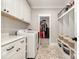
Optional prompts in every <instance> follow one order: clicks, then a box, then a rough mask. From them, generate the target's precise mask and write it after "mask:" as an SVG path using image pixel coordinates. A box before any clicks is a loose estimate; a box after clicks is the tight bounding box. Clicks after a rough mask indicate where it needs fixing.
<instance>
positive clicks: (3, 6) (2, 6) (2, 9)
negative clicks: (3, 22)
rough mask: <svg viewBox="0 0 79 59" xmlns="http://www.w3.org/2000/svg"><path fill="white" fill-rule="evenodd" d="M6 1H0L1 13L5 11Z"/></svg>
mask: <svg viewBox="0 0 79 59" xmlns="http://www.w3.org/2000/svg"><path fill="white" fill-rule="evenodd" d="M5 4H6V1H5V0H1V11H5V9H6V5H5Z"/></svg>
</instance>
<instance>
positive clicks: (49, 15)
mask: <svg viewBox="0 0 79 59" xmlns="http://www.w3.org/2000/svg"><path fill="white" fill-rule="evenodd" d="M40 16H48V17H49V44H51V14H39V15H38V32H40ZM39 46H40V39H39Z"/></svg>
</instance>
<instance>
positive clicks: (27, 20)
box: [23, 0, 30, 23]
mask: <svg viewBox="0 0 79 59" xmlns="http://www.w3.org/2000/svg"><path fill="white" fill-rule="evenodd" d="M23 3H24V4H23V5H24V10H23V14H24V21H26V22H28V23H30V16H29V15H30V9H29V5H28V3H27V1H26V0H24V1H23Z"/></svg>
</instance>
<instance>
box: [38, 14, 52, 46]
mask: <svg viewBox="0 0 79 59" xmlns="http://www.w3.org/2000/svg"><path fill="white" fill-rule="evenodd" d="M38 18H39V21H38V32H39V45H40V46H43V47H47V46H48V45H49V44H50V43H51V15H49V14H40V15H39V17H38Z"/></svg>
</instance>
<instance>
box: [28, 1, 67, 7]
mask: <svg viewBox="0 0 79 59" xmlns="http://www.w3.org/2000/svg"><path fill="white" fill-rule="evenodd" d="M66 1H67V0H28V2H29V4H30V6H31V7H32V8H62V7H64V6H65V3H66Z"/></svg>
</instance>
